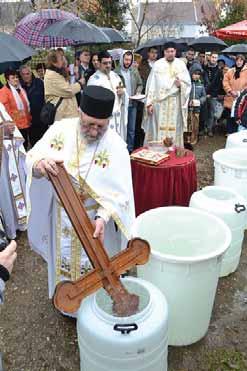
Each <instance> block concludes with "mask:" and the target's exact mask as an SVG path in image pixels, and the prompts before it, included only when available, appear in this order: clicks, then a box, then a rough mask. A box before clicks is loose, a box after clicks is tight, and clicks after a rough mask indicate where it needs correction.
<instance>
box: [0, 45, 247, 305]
mask: <svg viewBox="0 0 247 371" xmlns="http://www.w3.org/2000/svg"><path fill="white" fill-rule="evenodd" d="M176 53H177V46H176V44H174V43H173V42H169V43H167V44H166V45H164V56H163V57H162V58H160V59H158V50H157V48H156V47H151V48H149V50H148V52H147V58H146V59H145V58H143V59H141V58H138V59H135V56H134V54H133V52H132V51H130V50H125V51H123V52H122V55H121V57H120V60H119V61H118V63H116V62H115V61H113V59H112V56H111V54H110V53H109V52H108V51H101V52H99V53H92V54H91V53H90V51H89V50H87V49H84V50H82V51H81V52H80V54H79V55H78V56H76V58H75V63H73V64H69V63H68V62H67V59H66V55H65V53H64V51H63V49H61V48H58V49H56V50H51V51H50V52H49V53H48V55H47V62H46V64H39V65H37V66H36V69H35V71H32V70H31V68H30V66H29V65H23V66H21V67H20V68H19V70H18V71H15V70H11V69H8V70H7V71H6V72H5V74H4V75H5V80H6V84H5V85H4V86H2V87H1V89H0V121H1V123H2V124H3V125H1V127H0V134H1V130H3V133H2V135H3V138H2V139H1V136H0V155H1V156H0V158H1V160H2V161H1V162H0V169H1V173H0V187H1V197H0V209H1V212H2V216H3V220H4V223H3V224H5V233H6V235H7V237H8V238H9V239H15V237H16V231H17V230H25V229H26V228H27V225H28V228H29V242H30V244H31V246H32V247H33V248H34V249H36V251H37V252H38V253H40V254H41V255H42V256H43V257H44V259H45V260H46V261H47V262H48V266H49V288H50V296H51V295H52V294H53V292H54V288H55V283H57V282H58V281H59V280H61V279H64V278H68V277H69V278H70V279H76V278H78V276H79V275H80V274H81V273H82V272H85V271H87V269H88V267H89V265H90V264H89V262H88V259H87V258H86V257H85V254H84V255H83V256H82V259H81V261H82V262H83V263H82V265H81V264H80V259H79V260H78V254H79V253H78V249H81V247H80V246H79V245H78V244H76V243H75V244H74V241H75V239H74V236H73V233H74V232H73V230H72V226H71V224H70V222H69V220H68V218H67V217H66V215H65V213H64V211H63V210H61V207H60V206H61V205H59V204H58V203H57V200H56V199H55V198H54V194H53V193H52V190H51V185H50V184H49V183H48V182H47V181H46V180H45V182H44V183H42V182H38V183H36V180H37V179H39V178H41V177H42V176H45V177H47V172H48V171H50V172H53V173H54V174H57V171H58V170H57V163H60V162H64V164H65V166H66V169H67V170H68V172H69V173H70V175H72V176H73V177H74V178H75V179H76V182H75V185H76V187H77V188H78V189H79V192H81V193H84V194H83V200H84V201H85V205H86V207H87V210H89V211H90V213H93V214H92V218H93V219H95V225H96V227H95V228H96V229H95V236H96V237H100V238H102V239H104V237H105V236H108V237H107V238H108V242H107V243H106V244H107V245H108V247H109V246H120V245H121V243H120V242H119V240H118V238H119V234H121V233H122V234H123V235H124V236H125V239H126V238H127V239H128V238H129V228H130V225H131V223H132V221H133V218H134V203H133V190H132V182H131V171H130V163H129V156H128V154H131V153H132V152H133V150H134V149H136V148H138V147H141V146H142V145H143V143H144V144H148V143H150V142H160V141H162V140H164V139H165V138H168V139H170V140H171V141H172V143H173V144H174V145H176V146H180V147H183V146H184V145H185V146H186V145H187V146H188V147H189V148H193V146H194V145H196V144H197V141H198V139H199V138H200V136H202V135H203V136H204V135H207V136H209V137H212V136H213V135H214V131H215V127H216V126H217V125H218V124H219V123H222V122H226V135H227V134H231V133H233V132H235V131H238V130H243V129H246V127H247V65H246V61H245V57H244V56H243V55H237V56H236V57H235V65H234V67H232V68H229V67H228V66H227V65H226V63H225V61H224V59H220V58H219V56H218V54H217V53H214V52H213V53H210V54H205V53H198V54H196V53H195V51H194V50H192V49H189V50H188V51H187V52H186V53H185V55H184V56H182V57H181V58H177V57H176ZM44 107H46V111H45V112H46V113H47V112H48V110H49V112H50V113H51V112H53V113H54V117H53V121H55V123H54V124H53V122H48V121H47V120H45V119H44ZM52 107H53V108H52ZM49 117H50V116H49ZM78 120H79V121H78ZM51 124H52V125H51ZM78 125H80V126H81V128H80V129H78ZM78 132H79V139H78ZM126 147H127V150H126ZM26 151H28V153H27V162H25V157H26ZM95 156H96V157H95ZM93 167H94V170H95V171H93V170H92V168H93ZM102 169H104V170H102ZM103 173H104V174H103ZM81 179H84V181H81ZM81 182H82V183H83V187H82V188H84V189H83V190H81ZM123 183H124V184H125V186H126V187H123V186H122V185H123ZM40 186H41V188H39V187H40ZM26 189H27V193H26ZM85 189H86V191H85ZM40 192H41V193H40ZM85 193H86V194H85ZM40 194H43V195H44V197H40ZM55 209H56V212H55ZM31 210H32V213H31ZM40 210H42V213H40ZM51 210H52V212H51ZM58 215H59V216H58ZM90 215H91V214H90ZM28 218H29V219H28ZM28 220H29V222H28ZM58 220H59V223H58ZM110 220H111V224H110ZM54 221H55V222H54ZM37 225H38V227H37ZM106 226H107V228H106ZM54 235H56V236H57V237H56V238H54ZM51 236H53V237H52V238H51ZM58 236H60V237H59V238H60V239H59V238H58ZM58 241H60V242H59V246H58V245H57V243H58ZM109 241H110V242H109ZM40 246H41V247H40ZM78 246H79V247H78ZM109 250H110V251H111V252H112V253H113V252H114V253H116V252H117V251H116V250H115V249H114V248H113V250H111V248H110V247H109ZM58 251H59V253H58ZM8 252H9V255H8ZM15 254H16V253H15V246H14V245H13V244H12V245H11V247H10V248H9V250H8V249H6V250H5V253H1V252H0V278H4V279H6V278H7V276H8V275H6V269H7V270H9V271H11V269H12V264H13V260H14V259H15ZM6 256H7V257H6ZM58 260H59V261H58ZM6 261H7V263H6ZM4 266H5V268H6V269H5V268H4ZM2 288H3V285H2V284H1V280H0V291H1V289H2ZM0 300H1V296H0Z"/></svg>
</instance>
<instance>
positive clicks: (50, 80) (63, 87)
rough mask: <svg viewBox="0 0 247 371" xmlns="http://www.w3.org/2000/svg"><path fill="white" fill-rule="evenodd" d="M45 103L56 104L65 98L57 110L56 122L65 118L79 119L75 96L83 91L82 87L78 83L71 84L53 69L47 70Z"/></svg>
mask: <svg viewBox="0 0 247 371" xmlns="http://www.w3.org/2000/svg"><path fill="white" fill-rule="evenodd" d="M44 87H45V101H46V102H51V103H53V104H56V103H57V102H58V101H59V98H63V100H62V103H61V104H60V106H59V107H58V109H57V112H56V116H55V121H59V120H62V119H65V118H71V117H78V116H79V113H78V105H77V100H76V97H75V95H76V94H77V93H79V91H80V90H81V85H80V84H79V83H78V82H76V83H75V84H70V83H69V82H68V81H67V80H66V79H65V77H64V76H63V75H62V74H61V73H59V72H56V71H55V70H53V69H47V70H46V72H45V78H44Z"/></svg>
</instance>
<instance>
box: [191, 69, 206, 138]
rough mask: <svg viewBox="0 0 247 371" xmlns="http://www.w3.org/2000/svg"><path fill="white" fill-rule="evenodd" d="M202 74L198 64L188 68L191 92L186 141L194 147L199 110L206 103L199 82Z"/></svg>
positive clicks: (197, 132)
mask: <svg viewBox="0 0 247 371" xmlns="http://www.w3.org/2000/svg"><path fill="white" fill-rule="evenodd" d="M202 73H203V70H202V67H201V65H200V64H199V63H197V64H193V66H192V67H191V68H190V75H191V92H190V97H189V112H188V135H187V141H188V142H189V143H190V144H192V145H195V144H196V143H197V140H198V134H199V117H200V110H201V107H202V105H203V104H204V103H205V102H206V90H205V87H204V85H203V83H202V80H201V75H202Z"/></svg>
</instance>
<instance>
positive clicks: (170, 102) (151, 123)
mask: <svg viewBox="0 0 247 371" xmlns="http://www.w3.org/2000/svg"><path fill="white" fill-rule="evenodd" d="M176 78H178V79H179V80H180V81H181V87H180V88H177V87H176V85H175V80H176ZM190 91H191V78H190V75H189V72H188V70H187V67H186V65H185V63H184V62H183V61H182V60H180V59H178V58H175V59H174V61H173V62H171V63H169V62H167V61H166V60H165V59H164V58H162V59H159V60H158V61H157V62H155V63H154V66H153V68H152V70H151V73H150V75H149V77H148V81H147V85H146V97H147V100H146V106H147V107H148V106H149V105H151V104H152V105H153V109H154V112H153V114H152V115H150V116H149V115H147V112H146V114H145V115H144V120H143V124H142V126H143V129H144V131H145V142H146V143H147V142H148V141H161V140H163V139H164V138H165V137H172V138H173V143H174V144H175V145H177V146H183V133H184V131H186V130H187V113H188V102H189V95H190Z"/></svg>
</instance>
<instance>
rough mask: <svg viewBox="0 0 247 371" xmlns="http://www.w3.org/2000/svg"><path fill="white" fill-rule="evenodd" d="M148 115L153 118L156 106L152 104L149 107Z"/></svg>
mask: <svg viewBox="0 0 247 371" xmlns="http://www.w3.org/2000/svg"><path fill="white" fill-rule="evenodd" d="M147 110H148V114H149V115H150V116H151V115H152V114H153V113H154V106H153V105H152V104H150V106H148V107H147Z"/></svg>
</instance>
